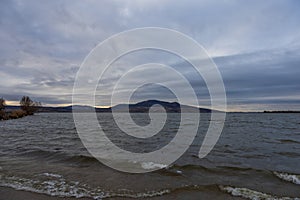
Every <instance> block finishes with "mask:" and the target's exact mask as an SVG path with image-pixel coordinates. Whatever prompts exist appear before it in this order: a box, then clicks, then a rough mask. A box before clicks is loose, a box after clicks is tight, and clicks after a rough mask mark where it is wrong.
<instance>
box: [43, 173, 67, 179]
mask: <svg viewBox="0 0 300 200" xmlns="http://www.w3.org/2000/svg"><path fill="white" fill-rule="evenodd" d="M41 175H43V176H48V177H54V178H62V176H61V175H59V174H52V173H48V172H46V173H43V174H41Z"/></svg>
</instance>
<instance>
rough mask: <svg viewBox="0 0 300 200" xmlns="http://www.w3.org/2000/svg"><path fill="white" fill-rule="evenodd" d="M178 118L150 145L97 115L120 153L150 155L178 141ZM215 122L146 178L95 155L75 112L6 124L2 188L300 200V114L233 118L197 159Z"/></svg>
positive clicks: (0, 159) (205, 120) (204, 122)
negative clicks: (111, 165)
mask: <svg viewBox="0 0 300 200" xmlns="http://www.w3.org/2000/svg"><path fill="white" fill-rule="evenodd" d="M120 115H121V114H120ZM179 115H180V114H174V113H173V114H170V117H169V121H168V124H169V125H168V126H167V127H165V128H164V129H163V130H162V132H161V133H159V134H158V135H155V137H153V138H152V139H151V140H150V141H149V140H146V139H133V138H130V137H128V136H126V135H124V134H123V135H122V132H121V131H120V130H118V129H117V128H116V126H115V124H114V123H113V120H112V116H111V114H109V113H101V114H98V118H99V121H100V123H101V124H102V125H103V126H104V127H105V130H106V133H107V136H108V137H109V138H110V140H111V141H112V142H114V143H115V144H116V145H117V146H119V147H120V148H124V149H126V150H128V151H132V152H151V151H154V150H156V149H159V148H161V147H163V146H164V145H166V144H167V143H168V142H169V141H170V140H171V139H172V137H174V133H176V128H178V121H177V119H179V117H178V116H179ZM133 118H135V121H136V122H137V124H141V125H143V124H144V125H145V124H147V123H148V122H147V120H149V118H148V115H147V114H134V115H133ZM209 119H210V115H209V114H201V122H200V128H199V131H198V134H197V136H196V138H195V140H194V142H193V144H192V145H191V146H190V148H189V149H188V151H187V152H186V153H185V154H184V155H183V156H182V157H181V158H180V159H179V160H177V161H176V162H175V163H173V164H172V165H171V166H170V167H168V168H164V169H160V170H158V171H154V172H149V173H145V174H130V173H123V172H119V171H116V170H114V169H111V168H109V167H107V166H105V165H103V164H101V163H100V162H99V161H98V160H97V159H95V158H93V157H92V156H91V155H90V154H89V153H88V151H87V150H86V148H85V147H84V146H83V144H82V142H81V140H80V139H79V137H78V135H77V132H76V128H75V125H74V121H73V116H72V114H71V113H38V114H36V115H34V116H27V117H25V118H22V119H18V120H9V121H0V186H3V187H10V188H13V189H16V190H25V191H30V192H34V193H42V194H47V195H51V196H57V197H77V198H78V197H87V198H91V199H105V198H119V199H124V198H146V199H148V198H149V199H208V198H209V199H268V198H269V199H279V198H282V197H286V199H297V198H300V176H299V174H300V114H267V113H248V114H239V113H229V114H227V117H226V122H225V127H224V129H223V132H222V135H221V137H220V139H219V141H218V143H217V144H216V146H215V147H214V149H213V150H212V151H211V152H210V153H209V155H208V156H207V157H205V158H203V159H199V158H198V156H197V155H198V151H199V148H200V146H201V142H202V140H203V136H204V134H205V132H206V130H207V127H208V124H209ZM120 164H122V163H120ZM123 164H124V165H126V163H123ZM152 164H153V163H152ZM155 164H156V165H158V166H159V163H155ZM149 165H150V166H151V163H150V164H149V163H148V164H147V163H144V166H145V167H149ZM0 190H1V188H0Z"/></svg>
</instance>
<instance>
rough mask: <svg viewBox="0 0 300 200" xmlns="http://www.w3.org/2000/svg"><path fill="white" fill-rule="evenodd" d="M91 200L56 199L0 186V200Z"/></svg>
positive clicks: (82, 199)
mask: <svg viewBox="0 0 300 200" xmlns="http://www.w3.org/2000/svg"><path fill="white" fill-rule="evenodd" d="M62 199H64V200H75V199H77V200H78V199H80V200H91V199H92V198H76V197H58V196H50V195H46V194H40V193H35V192H30V191H25V190H16V189H13V188H10V187H3V186H0V200H62Z"/></svg>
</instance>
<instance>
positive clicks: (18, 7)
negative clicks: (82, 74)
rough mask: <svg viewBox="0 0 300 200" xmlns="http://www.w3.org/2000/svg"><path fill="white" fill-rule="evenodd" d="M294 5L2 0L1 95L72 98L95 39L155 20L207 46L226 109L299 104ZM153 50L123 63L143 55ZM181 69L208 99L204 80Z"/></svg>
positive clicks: (49, 100)
mask: <svg viewBox="0 0 300 200" xmlns="http://www.w3.org/2000/svg"><path fill="white" fill-rule="evenodd" d="M299 10H300V2H299V1H297V0H294V1H293V0H286V1H281V0H278V1H271V0H267V1H258V0H257V1H249V2H247V1H243V2H241V1H235V0H231V1H225V0H224V1H197V0H194V1H171V0H160V1H156V0H154V1H153V0H152V1H146V0H139V1H135V0H128V1H109V0H103V1H93V0H88V1H79V0H75V1H72V2H70V1H65V0H55V1H38V0H28V1H16V0H12V1H8V0H7V1H6V0H2V1H1V7H0V27H1V28H0V41H1V46H0V84H1V88H0V96H3V97H4V98H6V99H8V100H12V101H13V100H18V99H19V98H20V96H22V95H29V96H32V97H33V98H35V99H37V100H39V101H42V102H43V103H45V104H68V103H71V94H72V87H73V81H74V77H75V75H76V72H77V70H78V69H79V66H80V64H81V62H82V61H83V59H84V58H85V56H86V55H87V54H88V53H89V51H90V50H91V49H92V48H93V47H95V45H97V44H98V43H99V42H101V41H103V40H104V39H106V38H107V37H109V36H111V35H113V34H115V33H118V32H120V31H124V30H128V29H131V28H137V27H145V26H159V27H166V28H172V29H175V30H178V31H181V32H183V33H185V34H187V35H189V36H191V37H192V38H194V39H195V40H197V41H198V42H199V43H200V44H202V45H203V46H204V47H205V48H206V49H207V51H208V53H209V54H210V55H211V56H212V57H213V58H214V61H215V62H216V64H217V65H218V67H219V70H220V72H221V73H222V76H223V79H224V83H225V87H226V91H227V95H228V103H229V108H230V109H236V110H238V109H242V110H259V109H277V108H280V109H284V108H289V109H299V105H300V102H299V99H300V94H299V88H300V87H299V86H300V80H299V78H298V77H299V75H300V68H299V67H300V21H299V19H300V12H299ZM153 55H154V54H151V56H148V57H147V55H146V56H144V57H140V58H141V60H135V59H127V60H123V61H122V62H123V63H122V64H124V65H130V64H135V63H144V62H148V61H149V60H151V59H152V60H153V59H154V57H153ZM155 56H156V58H155V59H156V60H157V61H163V60H164V57H163V56H159V55H158V54H155ZM120 62H121V61H120ZM125 62H127V63H125ZM169 64H170V63H169ZM180 64H181V65H182V66H183V65H184V63H181V62H179V64H178V63H177V64H175V66H174V67H176V66H177V65H180ZM120 73H121V74H122V72H120ZM185 73H186V74H187V77H189V78H190V80H191V82H192V84H193V86H195V87H196V88H197V91H198V94H199V98H201V101H200V102H202V103H203V104H204V105H208V104H209V100H208V99H209V96H208V94H207V90H206V89H205V85H203V81H201V80H199V79H198V78H197V77H194V76H193V73H192V72H191V71H189V70H186V71H185ZM117 77H118V76H116V77H114V78H117ZM111 78H112V77H111ZM145 78H147V76H146V75H145ZM106 81H107V84H108V85H109V83H110V79H107V80H106ZM152 90H153V91H151V92H152V93H153V92H154V91H155V90H154V89H152ZM159 91H160V90H159V89H158V90H157V93H158V94H159ZM99 95H100V96H101V95H102V96H103V97H104V99H105V98H107V97H108V96H106V94H105V93H104V94H101V93H100V94H99ZM140 96H143V95H140ZM100 101H101V102H105V100H103V101H102V99H101V100H100ZM107 103H108V102H105V103H104V104H105V105H106V104H107ZM100 104H101V103H100Z"/></svg>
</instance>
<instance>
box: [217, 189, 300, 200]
mask: <svg viewBox="0 0 300 200" xmlns="http://www.w3.org/2000/svg"><path fill="white" fill-rule="evenodd" d="M219 188H220V189H221V190H222V191H224V192H227V193H229V194H231V195H232V196H236V197H243V198H246V199H251V200H263V199H264V200H300V198H293V197H276V196H273V195H271V194H266V193H263V192H259V191H255V190H251V189H248V188H238V187H231V186H219Z"/></svg>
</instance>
